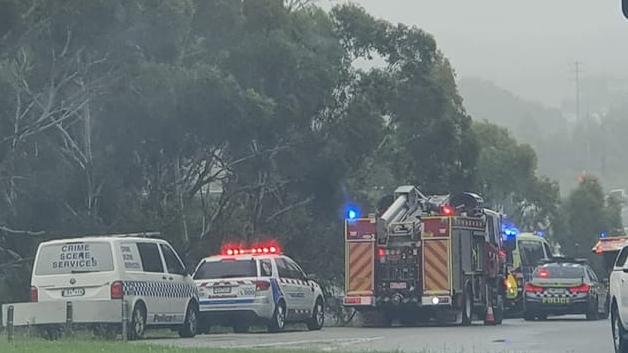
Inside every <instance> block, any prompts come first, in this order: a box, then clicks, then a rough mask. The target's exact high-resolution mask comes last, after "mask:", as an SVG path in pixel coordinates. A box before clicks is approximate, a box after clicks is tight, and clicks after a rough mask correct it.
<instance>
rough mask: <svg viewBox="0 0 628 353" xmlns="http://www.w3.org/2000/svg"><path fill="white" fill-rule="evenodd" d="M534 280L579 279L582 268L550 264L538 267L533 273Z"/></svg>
mask: <svg viewBox="0 0 628 353" xmlns="http://www.w3.org/2000/svg"><path fill="white" fill-rule="evenodd" d="M534 277H536V278H541V279H543V278H554V279H556V278H561V279H581V278H582V277H584V268H583V267H582V266H580V265H578V264H551V265H545V266H542V267H539V268H537V269H536V271H534Z"/></svg>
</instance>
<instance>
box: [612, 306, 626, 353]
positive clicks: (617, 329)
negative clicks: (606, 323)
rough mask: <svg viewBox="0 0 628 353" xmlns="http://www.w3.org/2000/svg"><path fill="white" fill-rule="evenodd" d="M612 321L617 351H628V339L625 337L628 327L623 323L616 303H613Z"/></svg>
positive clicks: (623, 352) (624, 352) (617, 352)
mask: <svg viewBox="0 0 628 353" xmlns="http://www.w3.org/2000/svg"><path fill="white" fill-rule="evenodd" d="M611 323H612V327H611V328H612V333H613V346H614V347H615V353H628V340H626V339H625V338H624V337H626V329H624V325H622V323H621V321H620V319H619V314H618V312H617V306H615V305H613V309H612V310H611Z"/></svg>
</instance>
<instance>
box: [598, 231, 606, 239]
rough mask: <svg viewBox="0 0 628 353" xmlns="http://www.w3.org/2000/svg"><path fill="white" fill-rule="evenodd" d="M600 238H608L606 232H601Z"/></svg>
mask: <svg viewBox="0 0 628 353" xmlns="http://www.w3.org/2000/svg"><path fill="white" fill-rule="evenodd" d="M600 238H602V239H604V238H608V232H602V233H600Z"/></svg>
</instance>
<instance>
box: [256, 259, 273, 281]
mask: <svg viewBox="0 0 628 353" xmlns="http://www.w3.org/2000/svg"><path fill="white" fill-rule="evenodd" d="M259 275H260V276H261V277H271V276H272V275H273V264H272V263H271V262H270V260H266V259H264V260H259Z"/></svg>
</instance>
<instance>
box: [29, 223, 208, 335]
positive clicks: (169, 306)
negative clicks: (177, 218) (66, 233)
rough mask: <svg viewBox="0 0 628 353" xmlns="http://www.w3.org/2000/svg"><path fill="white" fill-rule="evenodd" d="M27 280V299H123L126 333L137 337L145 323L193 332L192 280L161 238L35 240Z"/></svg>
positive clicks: (194, 299)
mask: <svg viewBox="0 0 628 353" xmlns="http://www.w3.org/2000/svg"><path fill="white" fill-rule="evenodd" d="M31 285H32V287H31V301H32V302H40V303H42V302H53V301H64V302H65V301H71V302H73V303H80V302H85V301H93V302H94V303H97V302H98V303H102V301H103V300H111V301H120V300H121V299H125V300H126V301H127V302H128V308H129V313H130V314H129V316H130V317H129V325H128V337H129V338H130V339H138V338H141V337H142V336H143V335H144V330H145V328H147V327H155V328H172V329H176V330H178V331H179V335H180V336H182V337H193V336H194V335H195V334H196V328H197V319H198V295H197V291H196V286H195V285H194V282H193V280H192V277H191V276H189V275H188V274H187V272H186V269H185V266H184V265H183V262H182V261H181V259H180V257H179V256H178V255H177V253H176V251H175V250H174V249H173V248H172V246H170V244H168V242H166V241H165V240H161V239H156V238H150V237H139V236H137V235H136V234H131V235H108V236H94V237H81V238H73V239H62V240H53V241H48V242H44V243H41V244H40V245H39V248H38V250H37V255H36V257H35V264H34V267H33V276H32V280H31ZM94 322H98V318H94ZM118 327H119V326H118Z"/></svg>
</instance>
